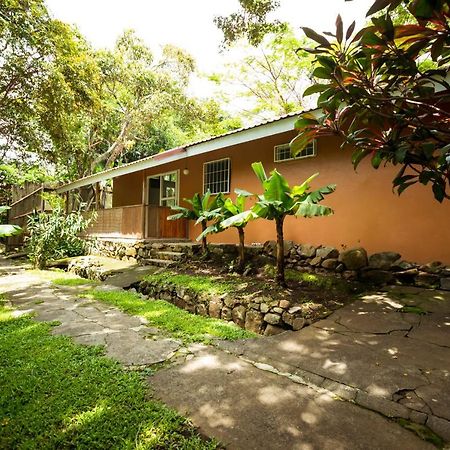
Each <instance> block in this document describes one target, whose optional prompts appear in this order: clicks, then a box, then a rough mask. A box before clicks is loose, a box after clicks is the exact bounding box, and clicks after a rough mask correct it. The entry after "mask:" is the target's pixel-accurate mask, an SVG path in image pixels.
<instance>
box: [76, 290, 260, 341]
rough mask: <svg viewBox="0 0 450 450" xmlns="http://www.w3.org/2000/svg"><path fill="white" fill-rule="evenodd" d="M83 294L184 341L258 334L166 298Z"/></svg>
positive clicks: (116, 294)
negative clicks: (199, 313) (147, 322)
mask: <svg viewBox="0 0 450 450" xmlns="http://www.w3.org/2000/svg"><path fill="white" fill-rule="evenodd" d="M83 296H85V297H88V298H92V299H94V300H98V301H101V302H105V303H108V304H110V305H113V306H116V307H117V308H119V309H120V310H122V311H124V312H126V313H128V314H134V315H138V316H142V317H145V318H146V319H147V320H148V321H149V322H150V324H151V325H154V326H157V327H160V328H163V329H164V330H167V331H169V332H170V333H171V334H172V335H173V336H174V337H176V338H179V339H182V340H183V341H185V342H205V343H208V342H211V339H212V338H220V339H229V340H234V339H244V338H250V337H256V336H257V335H256V334H254V333H251V332H250V331H247V330H243V329H242V328H239V327H238V326H237V325H235V324H234V323H229V322H226V321H224V320H219V319H213V318H211V317H202V316H197V315H195V314H190V313H189V312H187V311H184V310H183V309H180V308H177V307H176V306H174V305H172V304H171V303H168V302H166V301H164V300H144V299H143V298H141V296H140V295H138V294H135V293H133V292H127V291H102V290H98V289H93V290H91V291H89V292H87V293H84V294H83Z"/></svg>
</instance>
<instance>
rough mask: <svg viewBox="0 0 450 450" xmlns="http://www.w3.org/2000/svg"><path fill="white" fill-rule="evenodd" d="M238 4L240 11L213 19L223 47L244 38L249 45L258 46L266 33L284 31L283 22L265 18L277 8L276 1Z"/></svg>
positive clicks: (248, 0)
mask: <svg viewBox="0 0 450 450" xmlns="http://www.w3.org/2000/svg"><path fill="white" fill-rule="evenodd" d="M239 4H240V6H241V9H240V10H239V11H237V12H236V13H233V14H231V15H230V16H229V17H223V16H219V17H216V18H215V19H214V23H215V24H216V25H217V27H218V28H219V29H220V30H222V32H223V35H224V44H225V45H230V44H231V43H233V42H236V41H237V40H238V39H240V38H242V37H244V36H245V37H246V38H247V39H248V41H249V42H250V44H251V45H258V44H260V43H261V41H262V40H263V38H264V36H265V35H266V34H267V33H279V32H281V31H283V30H285V29H286V24H285V23H283V22H280V21H278V20H274V21H268V20H267V16H268V15H269V14H270V13H271V12H273V11H274V10H275V9H276V8H278V6H279V2H278V1H277V0H239Z"/></svg>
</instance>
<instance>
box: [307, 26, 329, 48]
mask: <svg viewBox="0 0 450 450" xmlns="http://www.w3.org/2000/svg"><path fill="white" fill-rule="evenodd" d="M302 30H303V32H304V33H305V34H306V36H308V37H309V38H310V39H312V40H313V41H316V42H317V43H319V44H320V45H322V46H323V47H326V48H330V47H331V44H330V43H329V42H328V40H327V38H326V37H324V36H322V35H321V34H319V33H316V32H315V31H314V30H312V29H311V28H308V27H302Z"/></svg>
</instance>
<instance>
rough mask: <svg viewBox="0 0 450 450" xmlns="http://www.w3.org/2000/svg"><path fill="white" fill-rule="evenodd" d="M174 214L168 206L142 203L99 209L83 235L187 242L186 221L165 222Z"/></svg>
mask: <svg viewBox="0 0 450 450" xmlns="http://www.w3.org/2000/svg"><path fill="white" fill-rule="evenodd" d="M92 212H94V211H91V212H90V213H92ZM173 213H174V212H173V211H172V210H171V208H170V207H167V206H157V205H144V204H140V205H128V206H119V207H113V208H109V209H98V210H96V211H95V214H96V216H97V217H96V220H95V221H94V222H93V223H92V224H91V226H90V227H89V228H88V229H87V230H86V233H85V234H86V235H87V236H93V237H101V238H120V239H186V238H187V237H188V224H187V221H186V220H184V219H181V220H174V221H172V220H167V217H168V216H170V215H172V214H173Z"/></svg>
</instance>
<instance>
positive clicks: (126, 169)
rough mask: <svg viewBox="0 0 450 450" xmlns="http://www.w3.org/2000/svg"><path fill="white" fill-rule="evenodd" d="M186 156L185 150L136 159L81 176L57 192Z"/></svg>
mask: <svg viewBox="0 0 450 450" xmlns="http://www.w3.org/2000/svg"><path fill="white" fill-rule="evenodd" d="M184 158H186V152H183V153H181V154H180V153H177V154H175V155H172V156H170V157H167V158H164V159H153V158H152V159H143V160H141V161H136V162H135V163H132V164H130V165H128V164H127V165H125V166H122V167H115V168H114V169H111V170H108V171H105V172H99V173H96V174H94V175H89V176H87V177H85V178H81V179H80V180H77V181H74V182H73V183H69V184H65V185H64V186H61V187H60V188H58V189H57V190H56V192H57V193H58V194H63V193H64V192H67V191H71V190H72V189H78V188H80V187H83V186H87V185H89V184H94V183H98V182H99V181H104V180H110V179H112V178H116V177H120V176H121V175H127V174H129V173H133V172H139V171H141V170H145V169H148V168H150V167H156V166H160V165H162V164H167V163H170V162H173V161H177V160H179V159H184Z"/></svg>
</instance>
